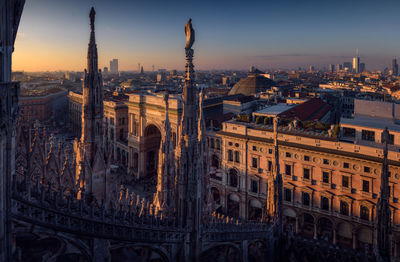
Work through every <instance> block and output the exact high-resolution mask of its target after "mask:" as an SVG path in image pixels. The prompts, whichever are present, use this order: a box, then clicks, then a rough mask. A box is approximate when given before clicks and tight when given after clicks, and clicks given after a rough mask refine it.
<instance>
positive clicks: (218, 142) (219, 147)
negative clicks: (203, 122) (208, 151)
mask: <svg viewBox="0 0 400 262" xmlns="http://www.w3.org/2000/svg"><path fill="white" fill-rule="evenodd" d="M217 149H218V150H220V149H221V140H219V139H217Z"/></svg>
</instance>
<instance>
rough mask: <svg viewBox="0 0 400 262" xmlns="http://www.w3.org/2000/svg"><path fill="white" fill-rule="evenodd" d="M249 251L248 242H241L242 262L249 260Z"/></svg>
mask: <svg viewBox="0 0 400 262" xmlns="http://www.w3.org/2000/svg"><path fill="white" fill-rule="evenodd" d="M248 252H249V249H248V240H243V241H242V261H248V260H249V253H248Z"/></svg>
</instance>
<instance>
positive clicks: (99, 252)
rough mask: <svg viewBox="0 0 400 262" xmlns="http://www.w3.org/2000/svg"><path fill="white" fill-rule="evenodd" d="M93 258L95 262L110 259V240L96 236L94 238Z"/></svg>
mask: <svg viewBox="0 0 400 262" xmlns="http://www.w3.org/2000/svg"><path fill="white" fill-rule="evenodd" d="M92 258H93V261H94V262H104V261H110V259H111V258H110V242H109V241H108V240H104V239H97V238H95V239H94V240H93V250H92Z"/></svg>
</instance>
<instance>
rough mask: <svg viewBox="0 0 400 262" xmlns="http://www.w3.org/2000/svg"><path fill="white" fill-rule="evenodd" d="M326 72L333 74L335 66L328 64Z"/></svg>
mask: <svg viewBox="0 0 400 262" xmlns="http://www.w3.org/2000/svg"><path fill="white" fill-rule="evenodd" d="M328 70H329V73H333V72H334V71H335V65H333V64H330V65H329V69H328Z"/></svg>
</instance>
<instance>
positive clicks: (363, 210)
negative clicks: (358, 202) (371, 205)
mask: <svg viewBox="0 0 400 262" xmlns="http://www.w3.org/2000/svg"><path fill="white" fill-rule="evenodd" d="M360 218H361V219H362V220H367V221H369V209H368V207H366V206H360Z"/></svg>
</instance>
